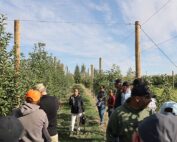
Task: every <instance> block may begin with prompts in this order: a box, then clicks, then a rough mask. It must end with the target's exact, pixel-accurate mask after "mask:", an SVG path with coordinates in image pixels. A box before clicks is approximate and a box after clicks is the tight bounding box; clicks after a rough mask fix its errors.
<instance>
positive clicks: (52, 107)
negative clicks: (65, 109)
mask: <svg viewBox="0 0 177 142" xmlns="http://www.w3.org/2000/svg"><path fill="white" fill-rule="evenodd" d="M39 106H40V108H41V109H43V110H44V111H45V113H46V114H47V117H48V120H49V126H48V131H49V134H50V136H54V135H56V134H57V133H58V132H57V110H58V109H59V102H58V99H57V97H55V96H49V95H43V96H42V98H41V100H40V103H39Z"/></svg>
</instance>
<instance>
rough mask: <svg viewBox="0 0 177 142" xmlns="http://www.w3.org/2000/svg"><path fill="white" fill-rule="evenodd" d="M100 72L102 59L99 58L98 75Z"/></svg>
mask: <svg viewBox="0 0 177 142" xmlns="http://www.w3.org/2000/svg"><path fill="white" fill-rule="evenodd" d="M101 72H102V58H101V57H100V58H99V73H100V74H101Z"/></svg>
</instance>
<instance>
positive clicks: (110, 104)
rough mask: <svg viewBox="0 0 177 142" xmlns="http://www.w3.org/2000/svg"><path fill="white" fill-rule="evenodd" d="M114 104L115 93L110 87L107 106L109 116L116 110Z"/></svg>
mask: <svg viewBox="0 0 177 142" xmlns="http://www.w3.org/2000/svg"><path fill="white" fill-rule="evenodd" d="M114 104H115V95H114V93H113V90H112V89H110V90H109V96H108V100H107V106H108V117H110V116H111V114H112V113H113V111H114Z"/></svg>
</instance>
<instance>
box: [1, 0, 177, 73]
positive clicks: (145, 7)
mask: <svg viewBox="0 0 177 142" xmlns="http://www.w3.org/2000/svg"><path fill="white" fill-rule="evenodd" d="M115 2H117V5H116V4H115ZM166 2H167V0H161V1H159V0H149V1H140V0H133V1H132V0H126V1H119V0H117V1H106V0H105V1H101V2H99V1H90V0H84V1H82V0H73V1H70V0H65V1H58V0H52V1H49V0H43V1H42V0H38V1H36V0H25V1H24V0H18V1H14V0H9V1H5V0H1V2H0V9H1V11H3V12H4V13H5V14H7V16H8V18H9V19H10V20H13V19H20V20H22V21H21V45H22V48H23V51H25V48H28V50H30V49H31V50H32V48H33V47H34V43H37V42H45V43H46V50H47V51H49V53H50V52H51V53H52V54H53V55H55V56H57V57H58V58H59V59H60V60H61V61H62V62H63V63H64V64H65V65H68V67H69V69H70V70H72V71H73V70H74V66H75V65H76V64H86V66H87V67H89V66H90V64H94V66H95V67H96V68H98V59H99V57H102V58H103V61H104V64H103V68H104V69H105V70H108V69H110V68H111V66H112V64H117V65H119V66H120V68H121V70H122V72H123V73H124V74H126V72H127V70H128V68H129V67H133V69H134V66H135V63H134V58H135V57H134V48H135V47H134V25H127V24H126V23H130V22H131V23H132V22H133V23H134V22H135V21H136V20H139V21H140V23H143V22H144V21H146V20H147V19H148V18H149V17H150V16H151V15H152V14H154V13H155V12H156V11H157V10H158V9H159V8H161V7H162V6H163V5H164V4H165V3H166ZM176 6H177V2H176V1H172V0H171V1H169V3H168V4H167V5H166V6H165V7H164V8H163V9H161V10H160V11H159V12H158V13H157V14H156V15H154V16H153V17H152V18H151V19H150V20H149V21H147V23H145V24H144V25H142V28H143V30H144V31H145V32H146V33H147V34H148V35H149V36H150V37H151V38H152V39H153V40H154V41H155V42H156V43H160V42H162V41H165V40H166V39H170V38H172V37H173V36H175V35H177V34H176V29H177V21H176V15H175V13H177V9H176ZM23 20H32V21H23ZM41 21H45V22H41ZM120 23H122V24H120ZM8 31H11V32H13V22H12V21H9V22H8ZM12 43H13V42H12ZM12 43H11V44H12ZM175 44H176V40H175V39H174V40H170V41H168V42H166V43H163V44H159V47H160V48H161V49H162V50H163V51H164V52H165V53H166V54H167V55H169V56H170V58H172V59H173V60H174V61H176V62H177V59H176V57H175V54H174V53H176V52H177V49H176V47H175V46H174V45H175ZM141 47H142V51H143V52H142V62H143V63H142V66H143V70H146V71H148V72H149V73H152V74H153V69H154V66H161V67H159V68H161V70H159V72H161V71H163V72H169V69H171V66H173V65H170V64H169V61H168V60H167V59H166V58H165V57H164V56H163V55H162V54H161V53H160V52H159V50H158V49H157V47H155V46H154V45H153V43H152V42H151V41H150V40H149V39H148V38H147V37H146V36H145V34H144V33H143V32H142V31H141ZM164 62H165V63H168V64H167V65H164V64H163V63H164ZM156 72H158V69H157V71H156Z"/></svg>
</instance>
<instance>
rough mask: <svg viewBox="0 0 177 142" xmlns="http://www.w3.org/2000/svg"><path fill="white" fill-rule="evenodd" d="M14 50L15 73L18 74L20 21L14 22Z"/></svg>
mask: <svg viewBox="0 0 177 142" xmlns="http://www.w3.org/2000/svg"><path fill="white" fill-rule="evenodd" d="M14 48H15V71H16V74H18V73H19V69H20V21H19V20H15V21H14Z"/></svg>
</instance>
